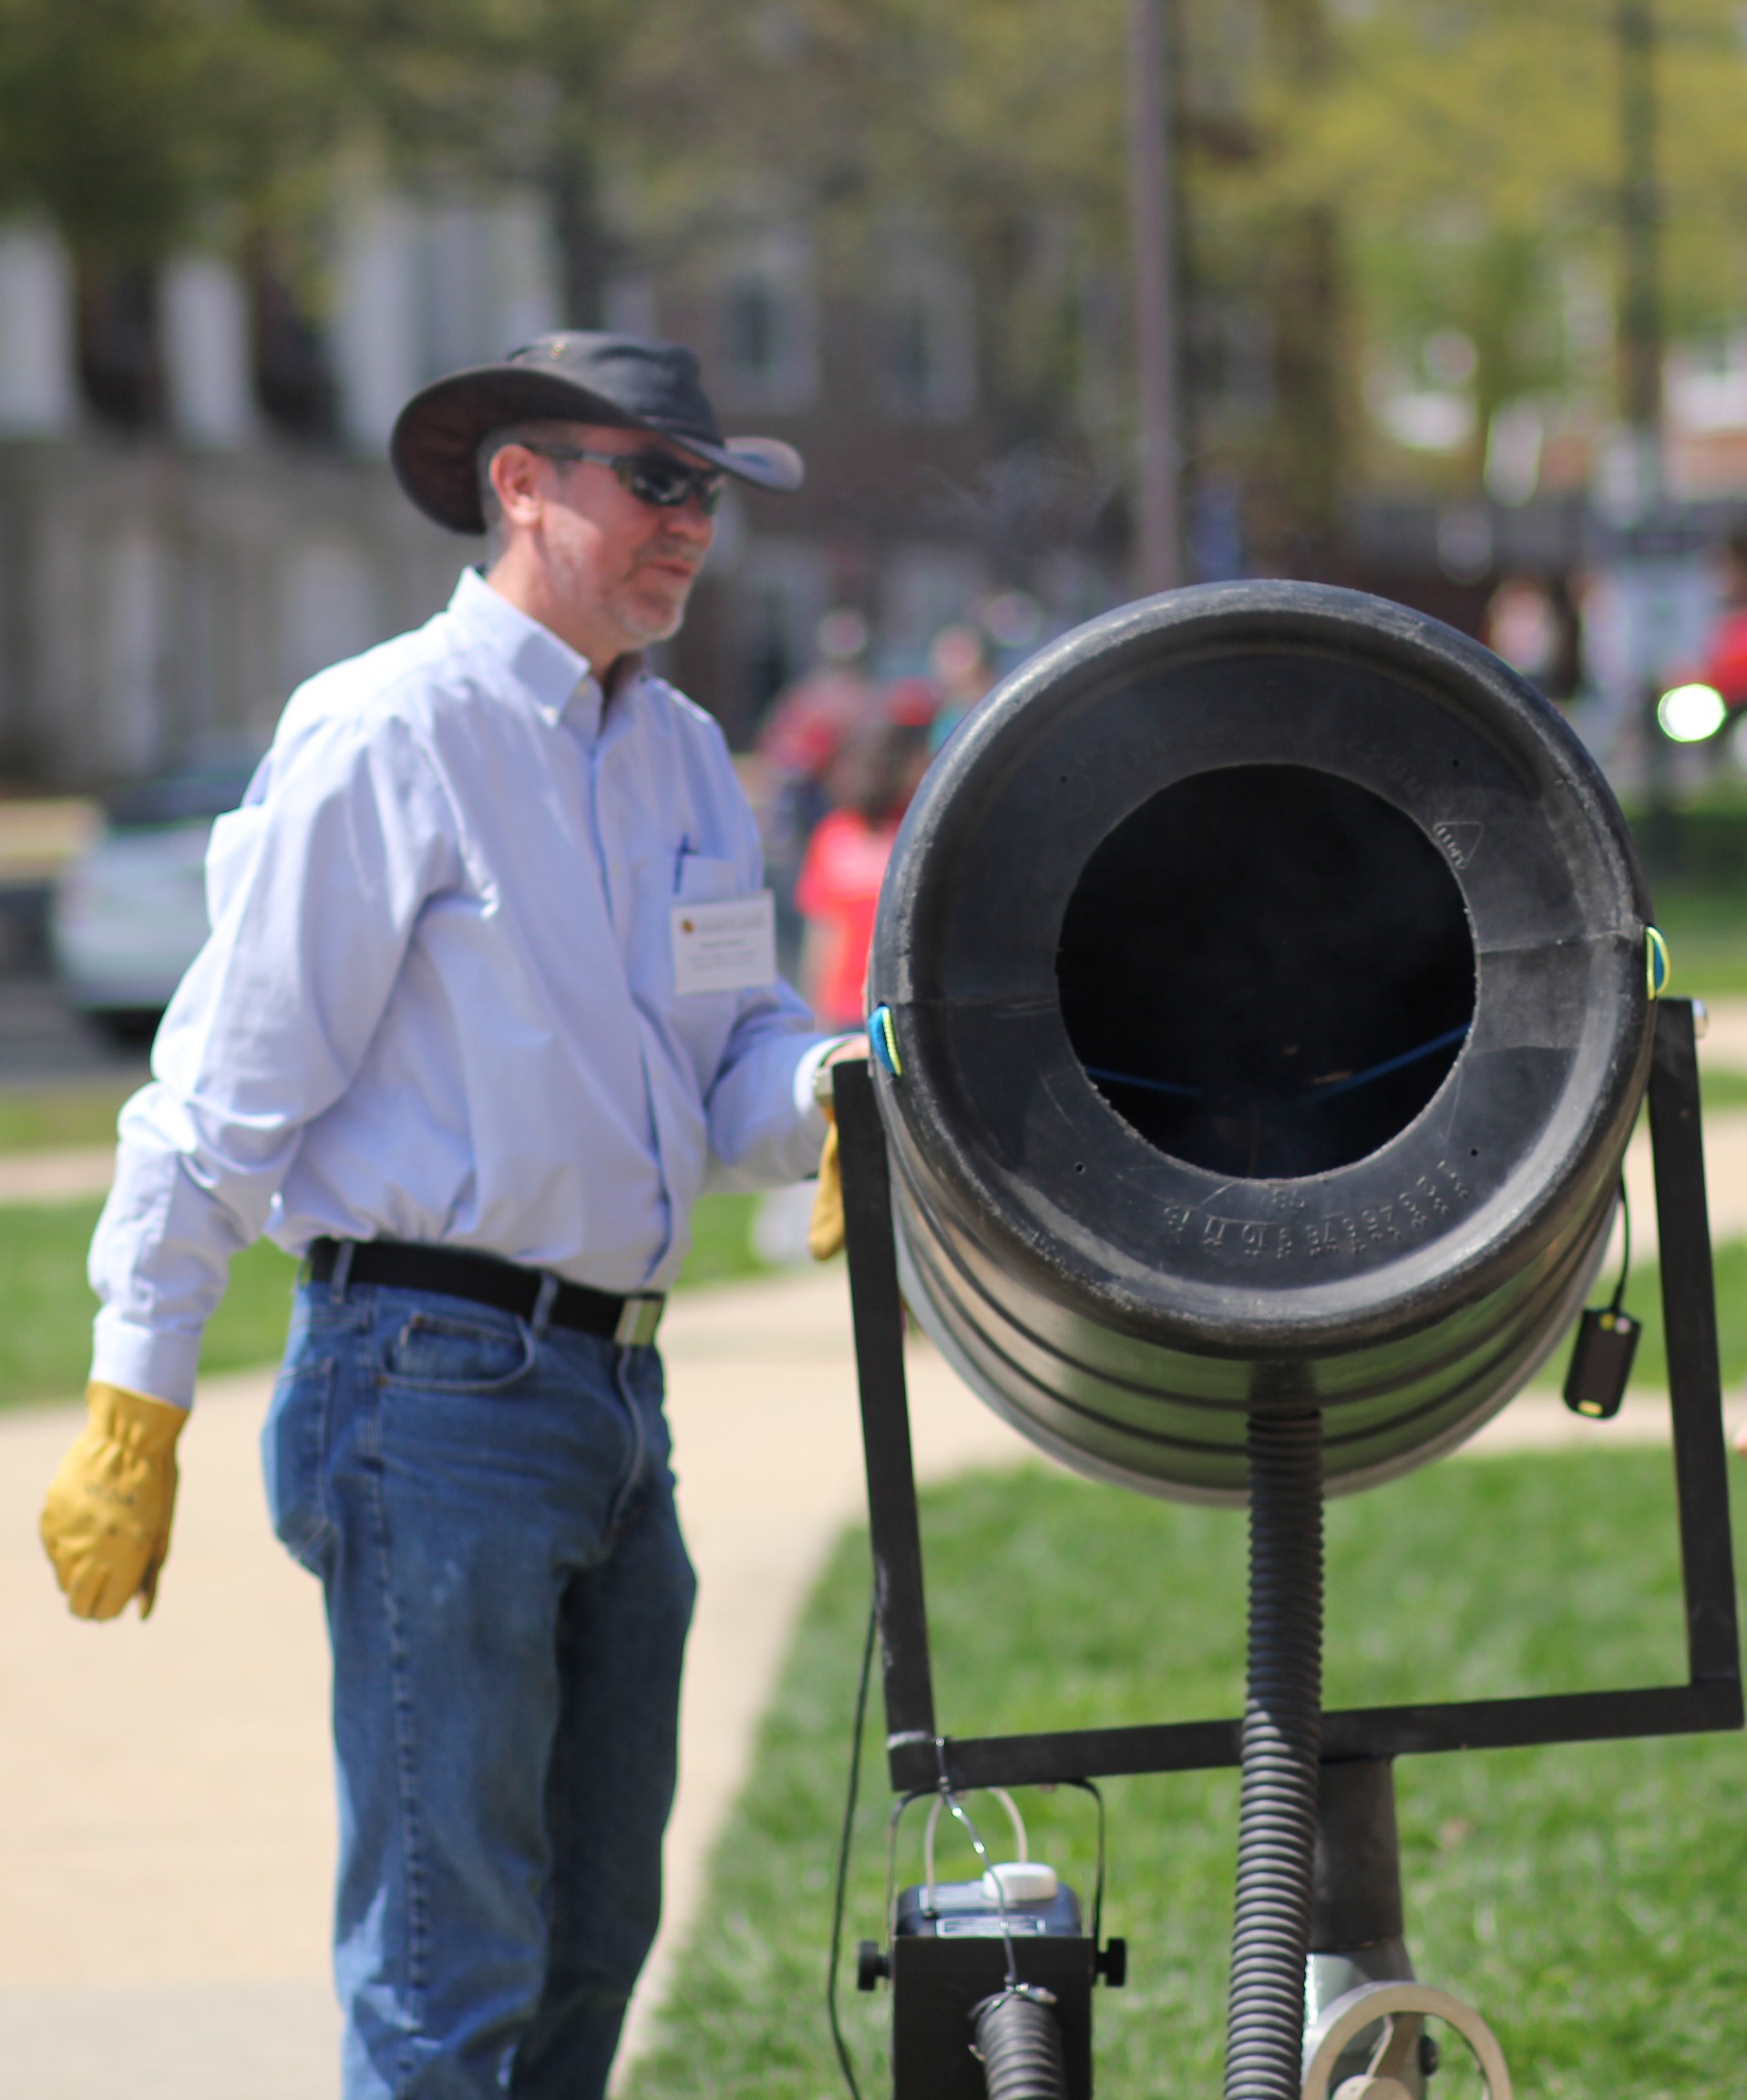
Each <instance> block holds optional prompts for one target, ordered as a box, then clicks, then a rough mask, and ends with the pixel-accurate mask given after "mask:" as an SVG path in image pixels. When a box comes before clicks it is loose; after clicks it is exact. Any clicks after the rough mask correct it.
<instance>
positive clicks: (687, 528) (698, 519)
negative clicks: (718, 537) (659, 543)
mask: <svg viewBox="0 0 1747 2100" xmlns="http://www.w3.org/2000/svg"><path fill="white" fill-rule="evenodd" d="M667 522H668V525H669V526H670V528H672V529H673V530H677V531H680V532H683V534H684V535H685V537H686V538H687V539H688V540H696V541H697V542H698V544H699V545H700V546H704V547H707V546H708V545H709V544H710V541H711V540H713V539H714V537H715V520H714V518H712V517H711V516H710V514H709V512H708V511H707V510H705V509H704V506H703V504H702V503H700V502H699V501H698V499H697V497H696V496H695V494H688V495H687V497H686V499H685V500H684V502H683V503H682V504H680V505H679V506H678V507H677V508H676V509H674V510H670V511H669V512H668V513H667Z"/></svg>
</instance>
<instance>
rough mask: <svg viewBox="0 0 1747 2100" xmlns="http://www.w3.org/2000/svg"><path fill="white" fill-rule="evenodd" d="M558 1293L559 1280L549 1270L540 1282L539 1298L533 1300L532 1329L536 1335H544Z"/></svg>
mask: <svg viewBox="0 0 1747 2100" xmlns="http://www.w3.org/2000/svg"><path fill="white" fill-rule="evenodd" d="M558 1293H559V1279H558V1278H557V1277H556V1276H554V1275H553V1274H552V1272H551V1271H550V1269H549V1270H548V1271H546V1273H545V1274H544V1275H543V1276H542V1277H541V1278H540V1296H539V1297H538V1298H536V1299H535V1300H534V1314H533V1329H534V1333H536V1334H540V1335H543V1334H544V1333H545V1332H546V1327H547V1323H548V1322H549V1321H550V1319H551V1317H552V1306H553V1303H554V1302H555V1301H556V1300H557V1297H558Z"/></svg>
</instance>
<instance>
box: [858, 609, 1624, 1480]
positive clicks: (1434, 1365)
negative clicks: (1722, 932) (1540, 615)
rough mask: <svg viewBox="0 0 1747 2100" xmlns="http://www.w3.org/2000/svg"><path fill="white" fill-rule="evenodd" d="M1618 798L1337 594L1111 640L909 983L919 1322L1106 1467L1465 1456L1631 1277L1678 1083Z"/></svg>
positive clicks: (1492, 680) (997, 818) (1422, 629)
mask: <svg viewBox="0 0 1747 2100" xmlns="http://www.w3.org/2000/svg"><path fill="white" fill-rule="evenodd" d="M1647 914H1648V901H1647V896H1646V891H1645V888H1644V883H1643V879H1642V876H1641V874H1640V872H1639V868H1638V864H1637V861H1636V858H1635V856H1634V853H1633V850H1632V846H1631V840H1630V838H1629V833H1628V830H1627V827H1626V824H1625V820H1624V818H1623V817H1622V816H1621V814H1620V811H1619V806H1618V804H1617V803H1616V802H1615V800H1614V798H1613V796H1612V794H1611V793H1610V792H1609V790H1608V786H1607V783H1606V781H1605V780H1604V779H1603V778H1602V777H1601V774H1600V772H1599V771H1598V768H1597V767H1596V766H1595V764H1594V763H1593V761H1592V760H1591V759H1590V758H1589V757H1588V754H1587V753H1586V752H1585V750H1584V748H1583V746H1581V744H1580V743H1579V742H1578V741H1577V737H1576V736H1574V735H1573V734H1572V732H1571V730H1570V729H1569V728H1568V726H1567V724H1566V722H1565V721H1564V719H1563V717H1562V716H1561V715H1559V713H1558V711H1557V709H1556V708H1555V707H1553V706H1552V705H1549V704H1548V703H1547V701H1546V700H1544V699H1543V698H1541V697H1540V695H1538V694H1536V692H1535V691H1534V689H1533V688H1532V687H1531V686H1530V685H1527V684H1526V681H1525V680H1523V679H1522V678H1520V677H1519V676H1518V675H1517V674H1516V673H1515V672H1514V671H1512V670H1511V669H1510V668H1509V667H1508V666H1507V665H1506V664H1503V663H1501V662H1500V661H1499V660H1498V659H1497V658H1496V657H1495V656H1494V655H1492V654H1490V653H1489V652H1488V651H1486V650H1485V649H1484V648H1482V647H1481V646H1480V645H1479V644H1478V643H1475V642H1472V641H1470V640H1468V639H1467V638H1466V637H1464V636H1463V635H1461V634H1458V633H1454V631H1453V630H1452V629H1450V628H1448V627H1445V626H1444V625H1442V624H1441V623H1439V622H1437V621H1434V620H1431V619H1428V618H1426V617H1424V616H1423V615H1422V614H1419V613H1416V612H1410V611H1408V610H1406V609H1405V608H1403V607H1402V606H1399V605H1394V604H1391V603H1388V602H1385V601H1383V600H1381V599H1376V598H1372V597H1367V596H1364V595H1362V594H1361V593H1358V592H1350V591H1341V590H1335V589H1331V588H1329V587H1325V586H1322V585H1316V584H1308V583H1290V582H1249V583H1235V584H1218V585H1207V586H1202V587H1198V588H1196V589H1193V590H1187V591H1177V592H1168V593H1166V595H1164V596H1163V597H1159V598H1154V599H1149V600H1146V601H1144V602H1140V603H1137V604H1134V605H1129V606H1126V607H1125V608H1123V609H1122V610H1120V611H1118V612H1112V613H1110V614H1108V615H1106V616H1105V617H1103V618H1101V619H1098V620H1094V621H1093V622H1091V623H1089V624H1087V625H1085V626H1084V627H1081V628H1079V629H1077V630H1076V631H1075V632H1074V633H1071V634H1068V635H1066V636H1065V637H1064V638H1063V639H1062V640H1061V641H1059V642H1057V643H1053V645H1052V646H1051V647H1049V648H1047V649H1046V650H1044V651H1043V653H1042V654H1039V655H1038V656H1036V657H1034V658H1033V660H1032V661H1031V662H1030V663H1028V664H1025V665H1024V666H1023V668H1022V669H1021V670H1019V671H1018V672H1016V673H1015V674H1013V675H1012V677H1010V678H1009V679H1008V680H1007V681H1006V682H1005V683H1004V685H1002V686H1001V687H1000V689H999V690H998V691H997V692H996V693H994V694H992V695H991V696H990V698H989V699H988V700H987V701H985V702H984V703H983V705H981V707H979V708H978V709H977V710H976V711H975V713H974V714H973V715H971V717H970V718H969V720H968V721H967V722H966V723H965V725H964V726H963V727H962V728H961V730H960V732H959V733H958V735H957V736H955V737H954V738H953V739H952V741H951V743H950V744H949V745H948V746H947V748H946V749H945V751H944V752H943V753H942V754H941V757H940V760H939V761H938V763H937V764H936V765H935V767H934V768H933V769H932V771H931V772H930V776H929V777H928V779H927V780H926V781H925V783H924V784H923V787H922V789H921V792H920V795H919V796H918V798H917V799H916V801H915V803H914V805H913V806H912V808H911V809H910V812H909V816H908V818H906V820H905V823H904V827H903V829H902V831H901V832H900V834H899V840H898V845H897V848H896V850H895V852H894V855H893V859H892V863H891V867H890V870H889V873H888V876H887V880H886V887H885V890H884V892H883V895H882V898H881V902H880V907H879V920H878V923H877V926H876V930H875V935H874V943H873V953H872V960H871V963H870V969H869V993H870V1000H871V1003H872V1004H874V1005H875V1006H876V1007H883V1008H885V1009H886V1010H887V1013H886V1015H885V1016H879V1017H878V1019H879V1024H878V1026H877V1028H876V1038H877V1048H879V1049H880V1050H882V1051H883V1052H884V1053H885V1060H884V1068H883V1069H882V1070H881V1072H880V1075H879V1103H880V1110H881V1114H882V1117H883V1118H884V1121H885V1126H886V1130H887V1134H888V1137H889V1142H890V1148H891V1154H892V1160H893V1168H894V1189H895V1195H894V1202H895V1207H896V1212H897V1226H898V1233H899V1261H900V1269H901V1273H902V1277H903V1282H904V1288H905V1293H906V1296H907V1298H908V1299H909V1303H910V1305H911V1307H912V1309H913V1310H914V1312H916V1314H917V1316H918V1317H919V1318H920V1321H921V1323H922V1324H923V1326H924V1328H925V1329H926V1330H927V1332H928V1333H930V1336H931V1337H932V1338H933V1340H934V1341H935V1342H936V1343H938V1344H939V1346H940V1349H941V1350H942V1351H943V1352H944V1354H946V1355H947V1356H948V1357H949V1358H950V1359H951V1362H952V1363H953V1364H955V1365H956V1366H957V1367H958V1369H959V1370H960V1371H961V1374H963V1375H964V1377H965V1378H966V1379H967V1380H968V1381H969V1382H970V1384H971V1385H972V1386H973V1387H974V1388H975V1389H976V1390H977V1391H978V1392H979V1393H980V1394H981V1395H982V1396H983V1398H984V1399H985V1400H987V1401H988V1402H989V1403H990V1405H992V1406H993V1407H994V1408H996V1409H997V1411H998V1412H1000V1413H1001V1414H1002V1415H1005V1416H1006V1417H1007V1418H1008V1419H1009V1420H1010V1421H1012V1423H1013V1424H1014V1425H1015V1426H1017V1427H1018V1428H1020V1429H1021V1430H1023V1432H1024V1434H1025V1435H1026V1436H1030V1437H1031V1438H1032V1439H1033V1441H1034V1442H1036V1443H1037V1444H1039V1445H1040V1446H1043V1448H1044V1449H1045V1450H1047V1451H1050V1452H1052V1453H1053V1454H1054V1455H1055V1456H1056V1457H1059V1458H1062V1459H1064V1461H1065V1462H1066V1463H1067V1464H1069V1465H1070V1466H1074V1467H1077V1468H1079V1469H1080V1470H1081V1471H1083V1472H1085V1473H1089V1474H1092V1475H1094V1476H1097V1477H1104V1478H1107V1479H1114V1480H1117V1481H1121V1482H1123V1483H1125V1484H1126V1485H1128V1486H1130V1487H1140V1488H1144V1489H1147V1490H1149V1491H1152V1492H1156V1493H1159V1494H1164V1495H1172V1496H1178V1497H1185V1498H1191V1499H1197V1500H1207V1501H1229V1502H1236V1501H1240V1500H1242V1499H1243V1498H1244V1495H1245V1492H1246V1488H1245V1481H1246V1457H1245V1452H1246V1422H1247V1418H1248V1416H1249V1415H1250V1414H1251V1413H1254V1412H1265V1411H1269V1410H1274V1411H1278V1412H1280V1413H1283V1414H1289V1413H1298V1412H1301V1411H1303V1410H1304V1409H1306V1408H1309V1407H1314V1408H1316V1409H1319V1410H1321V1415H1322V1420H1323V1426H1324V1431H1325V1436H1326V1453H1325V1460H1326V1468H1327V1480H1328V1486H1329V1488H1330V1490H1331V1492H1340V1491H1341V1490H1342V1489H1346V1488H1352V1487H1362V1486H1366V1485H1368V1484H1370V1483H1372V1482H1375V1481H1379V1480H1383V1479H1387V1478H1389V1477H1392V1476H1393V1475H1396V1474H1398V1473H1401V1472H1403V1471H1404V1470H1405V1469H1406V1468H1407V1467H1410V1466H1412V1465H1413V1464H1416V1463H1418V1462H1420V1461H1421V1460H1423V1459H1426V1458H1429V1457H1434V1456H1436V1455H1437V1454H1438V1453H1440V1452H1443V1451H1445V1450H1448V1449H1449V1448H1451V1447H1452V1446H1454V1445H1455V1444H1457V1443H1459V1442H1461V1441H1462V1439H1463V1438H1464V1437H1465V1436H1469V1435H1470V1434H1471V1433H1472V1432H1473V1431H1474V1430H1475V1428H1477V1427H1478V1426H1480V1425H1481V1424H1482V1423H1483V1422H1485V1420H1486V1419H1487V1418H1488V1417H1489V1416H1491V1415H1494V1414H1495V1413H1496V1411H1497V1410H1498V1409H1499V1408H1500V1407H1502V1406H1503V1405H1505V1403H1506V1401H1507V1400H1508V1399H1509V1398H1510V1396H1511V1395H1513V1394H1514V1393H1516V1391H1517V1390H1518V1389H1519V1388H1520V1387H1521V1386H1522V1385H1524V1383H1525V1382H1526V1380H1527V1379H1528V1378H1529V1376H1530V1375H1531V1374H1533V1372H1534V1371H1535V1370H1536V1367H1537V1366H1538V1365H1539V1364H1541V1362H1542V1361H1543V1359H1544V1358H1545V1357H1546V1356H1547V1354H1548V1352H1549V1351H1550V1350H1551V1349H1552V1347H1553V1346H1554V1345H1555V1344H1556V1343H1557V1340H1558V1339H1559V1336H1560V1334H1561V1333H1562V1331H1563V1330H1564V1328H1565V1327H1566V1325H1567V1323H1568V1322H1569V1320H1570V1319H1571V1317H1572V1315H1573V1314H1574V1312H1575V1311H1576V1309H1577V1306H1578V1305H1579V1304H1580V1302H1581V1301H1582V1299H1583V1296H1584V1294H1585V1292H1586V1291H1587V1290H1588V1287H1589V1284H1590V1283H1591V1282H1592V1281H1593V1278H1594V1275H1595V1272H1596V1270H1597V1268H1598V1264H1599V1262H1600V1260H1601V1258H1602V1255H1603V1252H1604V1251H1605V1247H1606V1241H1607V1237H1608V1227H1609V1224H1610V1221H1611V1219H1612V1215H1613V1210H1614V1206H1615V1201H1616V1191H1617V1189H1618V1185H1619V1172H1620V1164H1621V1160H1622V1158H1623V1156H1624V1153H1625V1148H1626V1144H1627V1140H1628V1138H1629V1135H1630V1132H1631V1127H1632V1123H1633V1119H1634V1117H1635V1116H1636V1114H1637V1111H1638V1107H1639V1099H1640V1097H1641V1095H1642V1092H1643V1088H1644V1084H1645V1080H1646V1076H1647V1074H1648V1070H1649V1051H1650V1020H1651V1013H1650V1004H1649V988H1648V985H1647V981H1646V921H1647Z"/></svg>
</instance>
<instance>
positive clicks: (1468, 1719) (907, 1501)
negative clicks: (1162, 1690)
mask: <svg viewBox="0 0 1747 2100" xmlns="http://www.w3.org/2000/svg"><path fill="white" fill-rule="evenodd" d="M835 1082H836V1099H837V1112H838V1134H839V1143H840V1146H841V1153H842V1163H843V1194H844V1216H845V1232H846V1241H847V1246H848V1259H849V1286H850V1292H851V1298H852V1302H853V1307H854V1323H855V1343H856V1365H857V1372H858V1378H859V1382H860V1390H861V1422H862V1438H863V1446H864V1451H865V1456H866V1460H867V1470H868V1515H869V1520H870V1524H871V1529H872V1536H873V1558H874V1582H875V1595H876V1600H877V1603H878V1607H879V1639H880V1652H881V1661H882V1665H883V1673H884V1684H885V1697H886V1716H887V1737H886V1748H887V1759H888V1765H889V1772H890V1777H891V1784H892V1786H893V1789H894V1790H895V1791H897V1792H899V1793H910V1792H919V1791H926V1790H928V1789H930V1788H931V1787H934V1786H938V1785H939V1784H940V1778H941V1775H942V1772H944V1773H945V1775H946V1776H947V1777H948V1779H949V1780H950V1781H951V1785H952V1786H954V1787H956V1788H960V1789H969V1788H971V1787H976V1786H1036V1785H1042V1784H1048V1783H1052V1782H1059V1781H1064V1780H1072V1779H1092V1778H1101V1777H1105V1776H1114V1775H1116V1774H1120V1773H1143V1772H1188V1771H1204V1770H1207V1769H1210V1768H1212V1767H1215V1766H1219V1765H1237V1764H1238V1763H1239V1762H1240V1735H1241V1728H1242V1724H1241V1722H1239V1721H1238V1720H1236V1719H1233V1720H1222V1721H1187V1722H1176V1723H1171V1724H1163V1725H1159V1726H1147V1727H1126V1728H1083V1729H1069V1730H1060V1731H1055V1732H1052V1733H1046V1734H1037V1735H982V1736H961V1737H958V1738H953V1739H948V1740H945V1741H941V1740H940V1737H939V1734H938V1729H937V1724H936V1721H935V1706H934V1678H933V1668H932V1665H931V1663H930V1658H929V1638H928V1611H927V1602H926V1596H925V1591H924V1587H923V1579H922V1541H921V1528H920V1520H919V1518H918V1513H917V1507H916V1477H915V1471H914V1467H913V1464H912V1460H911V1454H910V1436H909V1395H908V1392H907V1389H906V1385H905V1379H904V1326H903V1307H902V1302H901V1301H900V1299H899V1290H898V1258H897V1249H896V1245H895V1242H894V1240H893V1235H892V1219H891V1177H890V1168H889V1162H888V1159H887V1155H886V1141H885V1133H884V1131H883V1129H882V1128H881V1127H880V1122H879V1107H878V1104H877V1103H876V1101H875V1099H874V1083H873V1078H872V1075H871V1073H870V1072H869V1070H868V1067H867V1066H866V1065H858V1064H853V1063H851V1064H845V1065H838V1067H837V1068H836V1074H835ZM1649 1112H1650V1141H1651V1145H1652V1148H1653V1150H1654V1154H1655V1165H1656V1214H1657V1219H1658V1223H1659V1227H1660V1240H1661V1270H1662V1312H1663V1320H1664V1324H1665V1327H1666V1332H1667V1349H1668V1374H1669V1396H1670V1405H1671V1409H1672V1415H1673V1430H1674V1478H1675V1488H1676V1496H1677V1502H1678V1508H1679V1520H1680V1572H1681V1579H1682V1584H1683V1588H1684V1592H1685V1600H1686V1637H1687V1669H1688V1678H1687V1682H1686V1683H1684V1684H1662V1685H1650V1686H1646V1687H1641V1688H1639V1689H1633V1690H1623V1691H1610V1692H1567V1693H1553V1694H1549V1695H1545V1696H1533V1697H1524V1698H1514V1699H1476V1700H1466V1701H1461V1702H1456V1703H1454V1704H1428V1705H1414V1706H1368V1707H1355V1708H1351V1709H1349V1710H1347V1711H1344V1712H1335V1713H1329V1714H1323V1716H1322V1732H1321V1756H1322V1760H1323V1762H1324V1763H1325V1764H1332V1763H1337V1762H1342V1761H1346V1760H1351V1759H1354V1758H1367V1759H1382V1758H1390V1757H1395V1756H1400V1755H1418V1754H1423V1753H1425V1752H1429V1751H1434V1750H1485V1749H1503V1748H1507V1747H1513V1746H1516V1745H1526V1744H1536V1743H1584V1742H1598V1741H1601V1740H1605V1739H1608V1738H1613V1737H1621V1736H1633V1735H1692V1734H1699V1733H1701V1732H1704V1731H1706V1730H1712V1729H1732V1728H1739V1727H1741V1725H1742V1675H1741V1645H1740V1638H1739V1633H1738V1630H1737V1626H1736V1613H1735V1585H1734V1560H1733V1551H1732V1544H1731V1539H1730V1526H1729V1487H1728V1477H1727V1471H1726V1467H1727V1463H1728V1459H1727V1450H1726V1446H1725V1442H1724V1437H1723V1426H1722V1389H1721V1375H1720V1373H1719V1369H1718V1363H1717V1321H1716V1304H1715V1298H1714V1293H1713V1288H1712V1282H1711V1226H1710V1220H1709V1218H1708V1216H1707V1213H1706V1208H1705V1189H1704V1149H1703V1143H1702V1138H1701V1131H1700V1121H1699V1063H1698V1048H1697V1044H1696V1041H1695V1032H1694V1027H1693V1014H1692V1005H1691V1002H1690V1000H1684V999H1669V1000H1664V1001H1663V1002H1662V1003H1661V1004H1660V1006H1659V1008H1658V1011H1657V1024H1656V1044H1655V1053H1654V1060H1653V1063H1652V1065H1651V1070H1650V1081H1649Z"/></svg>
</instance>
